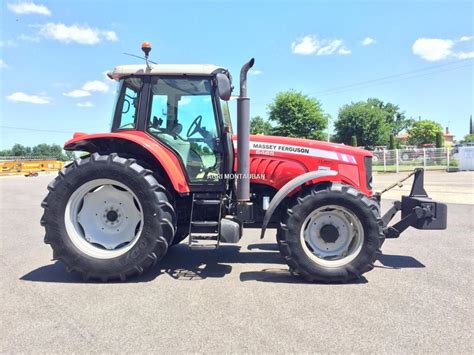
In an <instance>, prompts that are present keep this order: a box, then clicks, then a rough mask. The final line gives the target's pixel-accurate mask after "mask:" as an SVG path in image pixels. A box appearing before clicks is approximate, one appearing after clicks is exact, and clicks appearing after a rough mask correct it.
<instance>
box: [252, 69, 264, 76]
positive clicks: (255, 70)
mask: <svg viewBox="0 0 474 355" xmlns="http://www.w3.org/2000/svg"><path fill="white" fill-rule="evenodd" d="M249 74H250V75H261V74H263V71H261V70H257V69H250V71H249Z"/></svg>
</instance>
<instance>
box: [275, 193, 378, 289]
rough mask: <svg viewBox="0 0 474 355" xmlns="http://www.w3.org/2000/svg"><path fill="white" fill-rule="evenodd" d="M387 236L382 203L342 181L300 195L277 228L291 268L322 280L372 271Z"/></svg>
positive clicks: (344, 278) (310, 278) (339, 279)
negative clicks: (384, 233)
mask: <svg viewBox="0 0 474 355" xmlns="http://www.w3.org/2000/svg"><path fill="white" fill-rule="evenodd" d="M382 239H383V232H382V221H381V218H380V212H379V208H378V206H377V204H376V203H375V202H374V201H372V200H371V199H369V198H368V197H367V196H365V195H364V194H363V193H361V192H359V191H358V190H356V189H354V188H352V187H350V186H346V185H342V184H333V185H331V186H330V187H328V188H326V189H323V190H317V189H316V188H313V189H312V190H310V191H309V192H308V193H306V194H305V195H303V196H300V197H298V198H296V199H295V200H294V204H293V205H292V206H291V207H290V208H288V209H287V211H286V213H284V216H283V220H282V222H281V224H280V227H279V228H278V230H277V241H278V245H279V248H280V252H281V253H282V255H283V257H284V258H285V260H286V262H287V263H288V265H289V266H290V269H291V270H292V271H293V272H295V273H297V274H299V275H300V276H302V277H303V278H304V279H306V280H308V281H319V282H347V281H351V280H354V279H358V278H360V277H361V276H362V274H364V273H366V272H368V271H370V270H372V269H373V267H374V262H375V260H376V258H377V255H378V253H379V247H380V241H381V240H382Z"/></svg>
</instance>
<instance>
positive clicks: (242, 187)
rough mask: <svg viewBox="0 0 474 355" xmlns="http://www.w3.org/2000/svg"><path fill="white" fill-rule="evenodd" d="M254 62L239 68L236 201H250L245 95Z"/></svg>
mask: <svg viewBox="0 0 474 355" xmlns="http://www.w3.org/2000/svg"><path fill="white" fill-rule="evenodd" d="M254 63H255V60H254V58H252V59H250V60H249V61H248V62H247V63H245V64H244V65H243V66H242V69H240V95H239V97H238V98H237V174H238V179H237V201H242V202H244V201H250V178H249V171H250V167H249V161H250V147H249V140H250V99H249V98H248V97H247V73H248V71H249V70H250V68H252V67H253V65H254Z"/></svg>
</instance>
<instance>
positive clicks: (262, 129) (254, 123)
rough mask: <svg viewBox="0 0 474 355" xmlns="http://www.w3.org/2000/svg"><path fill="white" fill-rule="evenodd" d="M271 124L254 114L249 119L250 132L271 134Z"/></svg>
mask: <svg viewBox="0 0 474 355" xmlns="http://www.w3.org/2000/svg"><path fill="white" fill-rule="evenodd" d="M271 132H272V125H271V123H270V122H268V121H267V120H266V119H264V118H263V117H261V116H255V117H253V118H252V119H251V120H250V134H271Z"/></svg>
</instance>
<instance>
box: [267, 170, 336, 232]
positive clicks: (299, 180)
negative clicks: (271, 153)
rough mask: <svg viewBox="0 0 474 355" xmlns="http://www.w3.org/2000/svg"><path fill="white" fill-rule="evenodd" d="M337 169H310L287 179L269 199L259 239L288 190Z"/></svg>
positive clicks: (333, 172) (327, 174) (332, 172)
mask: <svg viewBox="0 0 474 355" xmlns="http://www.w3.org/2000/svg"><path fill="white" fill-rule="evenodd" d="M336 175H337V171H334V170H318V171H310V172H309V173H306V174H303V175H300V176H297V177H295V178H294V179H293V180H290V181H288V182H287V183H286V184H285V185H283V187H282V188H281V189H280V190H279V191H278V192H277V193H276V194H275V196H274V197H273V198H272V200H271V201H270V204H269V205H268V208H267V212H266V213H265V217H264V218H263V222H262V231H261V234H260V239H263V237H264V236H265V230H266V229H267V225H268V222H270V219H271V218H272V215H273V213H274V212H275V210H276V209H277V207H278V206H279V205H280V203H281V202H282V201H283V200H284V199H285V198H286V196H288V194H289V193H290V192H292V191H293V190H295V189H296V188H297V187H300V186H301V185H303V184H305V183H307V182H308V181H311V180H315V179H320V178H322V177H325V176H336Z"/></svg>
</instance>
